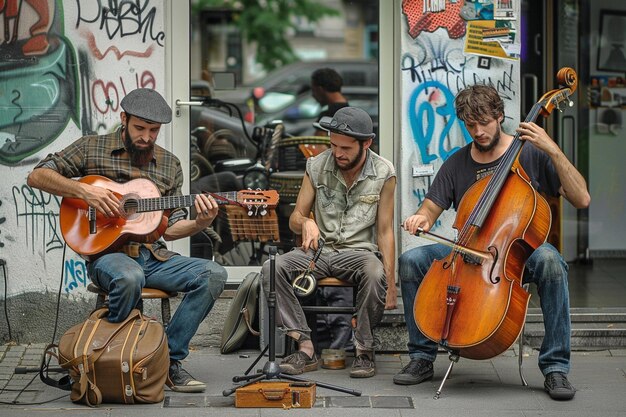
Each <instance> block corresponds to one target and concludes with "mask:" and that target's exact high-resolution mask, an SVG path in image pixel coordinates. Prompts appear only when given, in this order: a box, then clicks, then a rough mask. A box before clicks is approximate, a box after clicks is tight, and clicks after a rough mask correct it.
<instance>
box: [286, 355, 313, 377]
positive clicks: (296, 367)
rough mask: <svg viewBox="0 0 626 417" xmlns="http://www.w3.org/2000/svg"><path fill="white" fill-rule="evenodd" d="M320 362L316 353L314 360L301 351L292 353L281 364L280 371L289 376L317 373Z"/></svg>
mask: <svg viewBox="0 0 626 417" xmlns="http://www.w3.org/2000/svg"><path fill="white" fill-rule="evenodd" d="M318 365H319V361H318V360H317V356H316V355H315V353H314V354H313V357H312V358H309V355H307V354H306V353H304V352H302V351H301V350H299V351H297V352H295V353H292V354H291V355H289V356H287V357H286V358H285V359H283V360H282V362H281V363H280V365H279V366H280V371H281V372H283V373H285V374H287V375H299V374H301V373H303V372H309V371H316V370H317V366H318Z"/></svg>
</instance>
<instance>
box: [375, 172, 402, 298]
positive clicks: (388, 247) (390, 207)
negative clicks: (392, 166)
mask: <svg viewBox="0 0 626 417" xmlns="http://www.w3.org/2000/svg"><path fill="white" fill-rule="evenodd" d="M395 189H396V178H395V177H392V178H389V179H388V180H387V182H386V183H385V185H384V186H383V189H382V190H381V192H380V204H379V206H378V213H377V218H376V238H377V242H378V250H379V251H380V253H381V255H382V258H383V259H382V260H383V268H385V275H386V277H387V296H386V298H385V310H393V309H394V308H396V306H397V303H398V289H397V288H396V266H395V265H396V246H395V245H396V242H395V239H394V234H393V215H394V192H395Z"/></svg>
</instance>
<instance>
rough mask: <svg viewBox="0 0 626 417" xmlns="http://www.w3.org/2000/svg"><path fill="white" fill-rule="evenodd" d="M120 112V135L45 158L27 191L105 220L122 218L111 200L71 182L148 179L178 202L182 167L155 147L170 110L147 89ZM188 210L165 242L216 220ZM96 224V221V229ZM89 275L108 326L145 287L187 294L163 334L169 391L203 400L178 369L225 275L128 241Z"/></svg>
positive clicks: (205, 200) (90, 265)
mask: <svg viewBox="0 0 626 417" xmlns="http://www.w3.org/2000/svg"><path fill="white" fill-rule="evenodd" d="M120 106H121V107H122V109H123V110H124V111H123V112H122V113H121V114H120V117H121V122H122V125H121V127H120V128H119V129H117V130H116V131H115V132H113V133H110V134H107V135H100V136H84V137H82V138H80V139H78V140H77V141H75V142H74V143H72V144H71V145H69V146H68V147H67V148H65V149H63V150H62V151H60V152H57V153H54V154H50V155H48V156H47V157H46V158H45V159H44V160H42V161H41V162H40V163H39V164H38V165H37V166H36V167H35V169H34V170H33V171H32V172H31V173H30V175H29V176H28V185H29V186H31V187H35V188H39V189H41V190H43V191H46V192H48V193H51V194H55V195H59V196H62V197H64V198H74V199H81V200H84V201H85V202H86V203H87V204H88V205H89V207H91V208H93V209H95V210H96V211H97V216H104V218H106V219H116V218H119V217H123V216H124V215H125V208H124V207H123V205H122V203H121V202H120V199H119V198H118V197H117V195H116V194H115V193H114V192H113V191H111V190H109V189H107V188H104V187H99V186H95V185H91V184H88V183H85V182H80V181H77V180H75V179H74V178H76V177H83V176H85V175H101V176H104V177H107V178H109V179H110V180H112V181H114V182H115V183H126V182H128V181H131V180H135V179H138V178H147V179H149V180H151V181H152V182H153V183H154V184H155V185H156V187H157V188H158V190H159V191H160V193H161V195H162V196H164V197H168V196H180V195H181V190H182V185H183V171H182V168H181V165H180V161H179V160H178V158H177V157H176V156H175V155H173V154H172V153H171V152H168V151H167V150H165V149H163V148H162V147H160V146H158V145H156V144H155V142H156V140H157V136H158V134H159V130H160V128H161V125H162V124H164V123H169V122H170V121H171V120H172V109H171V108H170V106H169V105H168V104H167V102H166V101H165V100H164V99H163V97H162V96H161V95H160V94H159V93H157V92H156V91H154V90H151V89H146V88H140V89H136V90H133V91H131V92H130V93H128V95H126V97H124V99H122V101H121V103H120ZM193 205H194V207H195V210H196V213H197V216H196V218H195V219H194V220H188V219H187V218H186V217H187V214H188V213H187V210H186V209H185V208H175V209H173V210H172V211H171V212H170V213H169V218H168V219H167V225H166V229H165V232H164V233H163V238H164V239H165V240H175V239H180V238H184V237H187V236H191V235H193V234H195V233H197V232H200V231H201V230H204V229H205V228H206V227H208V226H209V225H210V224H211V223H212V222H213V220H214V219H215V217H216V216H217V214H218V205H217V203H216V201H215V200H214V199H213V198H212V197H210V196H205V195H201V194H200V195H197V196H196V197H195V200H194V201H193ZM95 216H96V213H94V220H93V221H94V225H95ZM95 233H98V232H97V231H95ZM96 236H97V235H96ZM155 240H156V239H155ZM94 258H95V260H94ZM87 269H88V271H89V276H90V278H91V280H92V281H93V282H94V284H96V285H98V286H99V287H101V288H103V289H105V290H107V291H108V292H109V310H110V312H109V316H108V319H109V321H110V322H113V323H117V322H121V321H123V320H124V319H125V318H126V317H127V316H128V314H129V313H130V311H131V310H132V309H133V308H134V307H135V306H136V305H137V303H138V302H139V301H140V298H141V289H142V288H143V287H144V286H145V287H150V288H156V289H160V290H163V291H166V292H183V293H185V296H184V298H183V299H182V301H181V302H180V305H179V307H178V308H177V310H176V313H175V314H174V316H173V317H172V320H171V321H170V323H169V325H168V326H167V330H166V332H167V336H168V345H169V351H170V368H169V376H168V378H167V385H168V386H169V387H170V388H171V389H172V390H174V391H181V392H203V391H204V390H205V388H206V384H205V383H203V382H200V381H198V380H196V379H195V378H193V377H192V376H191V375H190V374H189V373H188V372H187V371H185V370H184V369H183V368H182V366H181V362H180V361H181V360H183V359H184V358H185V357H186V356H187V355H188V354H189V341H190V340H191V338H192V337H193V335H194V334H195V333H196V331H197V329H198V326H199V325H200V323H201V322H202V320H204V318H205V317H206V316H207V314H208V313H209V311H210V310H211V308H212V307H213V304H214V303H215V300H217V298H218V296H219V295H220V294H221V292H222V290H223V288H224V282H225V281H226V278H227V273H226V270H225V269H224V268H223V267H222V266H221V265H218V264H217V263H215V262H213V261H210V260H206V259H197V258H188V257H185V256H181V255H179V254H177V253H174V252H171V251H169V250H167V248H166V246H165V243H164V242H163V240H161V239H159V240H157V241H154V242H151V243H149V244H140V243H138V242H133V241H128V242H126V244H125V245H124V246H122V247H121V248H120V249H118V251H114V252H111V253H106V254H104V255H102V256H99V257H93V258H90V261H89V262H87Z"/></svg>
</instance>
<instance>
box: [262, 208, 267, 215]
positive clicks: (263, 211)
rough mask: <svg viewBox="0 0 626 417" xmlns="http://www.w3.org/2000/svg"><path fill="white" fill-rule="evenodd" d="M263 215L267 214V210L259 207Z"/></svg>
mask: <svg viewBox="0 0 626 417" xmlns="http://www.w3.org/2000/svg"><path fill="white" fill-rule="evenodd" d="M265 215H267V210H265V209H264V208H263V209H261V216H265Z"/></svg>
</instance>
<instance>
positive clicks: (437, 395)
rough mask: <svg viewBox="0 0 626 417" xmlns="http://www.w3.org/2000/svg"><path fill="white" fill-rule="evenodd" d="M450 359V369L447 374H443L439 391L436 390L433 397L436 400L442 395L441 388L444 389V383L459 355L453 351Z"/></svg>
mask: <svg viewBox="0 0 626 417" xmlns="http://www.w3.org/2000/svg"><path fill="white" fill-rule="evenodd" d="M449 359H450V366H448V370H447V371H446V374H445V375H444V376H443V380H442V381H441V384H440V385H439V388H438V389H437V392H435V396H434V397H433V399H435V400H438V399H439V396H440V395H441V390H443V384H445V383H446V380H447V379H448V376H449V375H450V372H452V367H453V366H454V364H455V363H457V362H458V361H459V355H457V354H456V353H451V354H450V356H449Z"/></svg>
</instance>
